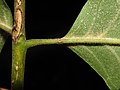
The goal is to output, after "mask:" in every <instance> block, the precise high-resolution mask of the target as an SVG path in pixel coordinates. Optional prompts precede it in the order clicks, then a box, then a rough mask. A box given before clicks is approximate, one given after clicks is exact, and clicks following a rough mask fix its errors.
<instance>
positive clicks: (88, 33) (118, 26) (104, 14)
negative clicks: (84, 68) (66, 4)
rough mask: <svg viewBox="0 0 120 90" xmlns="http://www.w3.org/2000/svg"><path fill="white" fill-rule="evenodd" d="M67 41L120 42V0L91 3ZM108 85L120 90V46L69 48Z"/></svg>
mask: <svg viewBox="0 0 120 90" xmlns="http://www.w3.org/2000/svg"><path fill="white" fill-rule="evenodd" d="M63 38H64V39H65V38H67V39H76V38H77V39H81V38H83V39H91V40H92V39H93V40H94V39H102V40H105V39H106V38H107V39H111V40H116V39H120V0H88V1H87V2H86V4H85V6H84V7H83V9H82V10H81V13H80V14H79V15H78V17H77V19H76V21H75V23H74V24H73V26H72V28H71V29H70V31H69V32H68V34H67V35H66V36H65V37H63ZM69 48H70V49H71V50H73V51H74V52H75V53H76V54H77V55H78V56H80V57H81V58H83V59H84V60H85V62H87V63H88V64H89V65H90V66H91V67H92V68H93V69H94V70H95V71H96V72H97V73H98V74H99V75H100V76H101V77H102V78H103V79H104V81H105V82H106V84H107V85H108V86H109V88H110V89H111V90H120V46H119V45H118V46H115V45H105V44H103V45H96V44H95V42H94V44H92V45H89V44H88V45H87V44H86V45H74V46H69Z"/></svg>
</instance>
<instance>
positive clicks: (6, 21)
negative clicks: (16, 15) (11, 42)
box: [0, 0, 13, 33]
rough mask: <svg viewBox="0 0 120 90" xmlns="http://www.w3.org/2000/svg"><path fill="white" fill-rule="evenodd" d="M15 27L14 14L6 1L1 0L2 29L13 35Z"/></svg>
mask: <svg viewBox="0 0 120 90" xmlns="http://www.w3.org/2000/svg"><path fill="white" fill-rule="evenodd" d="M12 25H13V19H12V13H11V11H10V9H9V7H8V5H7V4H6V2H5V1H4V0H0V28H1V29H3V30H5V31H6V32H8V33H11V31H12Z"/></svg>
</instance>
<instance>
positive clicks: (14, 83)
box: [11, 0, 26, 90]
mask: <svg viewBox="0 0 120 90" xmlns="http://www.w3.org/2000/svg"><path fill="white" fill-rule="evenodd" d="M15 2H16V0H14V3H15ZM21 2H22V16H23V21H22V29H21V35H20V37H18V38H17V41H16V42H15V41H12V75H11V90H23V87H24V72H25V55H26V47H25V41H26V36H25V0H21ZM15 6H16V5H15ZM15 6H14V7H15ZM14 13H15V11H14ZM14 22H15V21H14Z"/></svg>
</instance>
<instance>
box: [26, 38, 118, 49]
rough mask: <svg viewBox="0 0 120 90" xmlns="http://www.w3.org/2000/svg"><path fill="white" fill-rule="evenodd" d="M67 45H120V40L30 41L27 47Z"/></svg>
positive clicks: (66, 39)
mask: <svg viewBox="0 0 120 90" xmlns="http://www.w3.org/2000/svg"><path fill="white" fill-rule="evenodd" d="M50 44H65V45H69V46H71V45H75V44H77V45H87V44H91V45H93V44H94V45H96V44H97V45H120V39H115V38H81V37H79V38H78V37H77V38H75V37H74V38H58V39H30V40H27V41H26V47H27V48H29V47H34V46H37V45H50Z"/></svg>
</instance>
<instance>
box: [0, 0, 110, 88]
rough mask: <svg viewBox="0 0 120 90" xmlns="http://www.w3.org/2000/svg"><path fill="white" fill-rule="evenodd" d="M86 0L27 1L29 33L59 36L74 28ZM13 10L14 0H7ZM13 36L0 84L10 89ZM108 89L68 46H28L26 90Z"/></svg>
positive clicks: (0, 62)
mask: <svg viewBox="0 0 120 90" xmlns="http://www.w3.org/2000/svg"><path fill="white" fill-rule="evenodd" d="M86 1H87V0H74V1H73V0H71V1H69V0H68V1H65V0H56V1H53V0H36V1H34V0H26V36H27V39H32V38H60V37H63V36H64V35H65V34H66V33H67V32H68V31H69V29H70V28H71V26H72V24H73V23H74V21H75V19H76V17H77V16H78V14H79V12H80V10H81V8H82V7H83V5H84V4H85V2H86ZM6 2H7V3H8V5H9V7H10V8H11V10H12V12H13V0H6ZM11 55H12V54H11V38H10V37H9V39H8V40H7V42H6V44H5V46H4V48H3V50H2V54H1V55H0V86H2V87H6V88H10V69H11ZM48 89H49V90H50V89H52V90H64V89H66V90H88V89H89V90H108V87H107V86H106V84H105V82H104V81H103V80H102V78H101V77H100V76H99V75H98V74H97V73H96V72H95V71H94V70H93V69H92V68H91V67H90V66H89V65H88V64H86V63H85V62H84V61H83V60H82V59H81V58H80V57H78V56H77V55H76V54H75V53H73V52H72V51H71V50H70V49H68V48H67V47H65V46H57V45H49V46H36V47H33V48H30V49H28V52H27V55H26V66H25V90H48Z"/></svg>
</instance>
